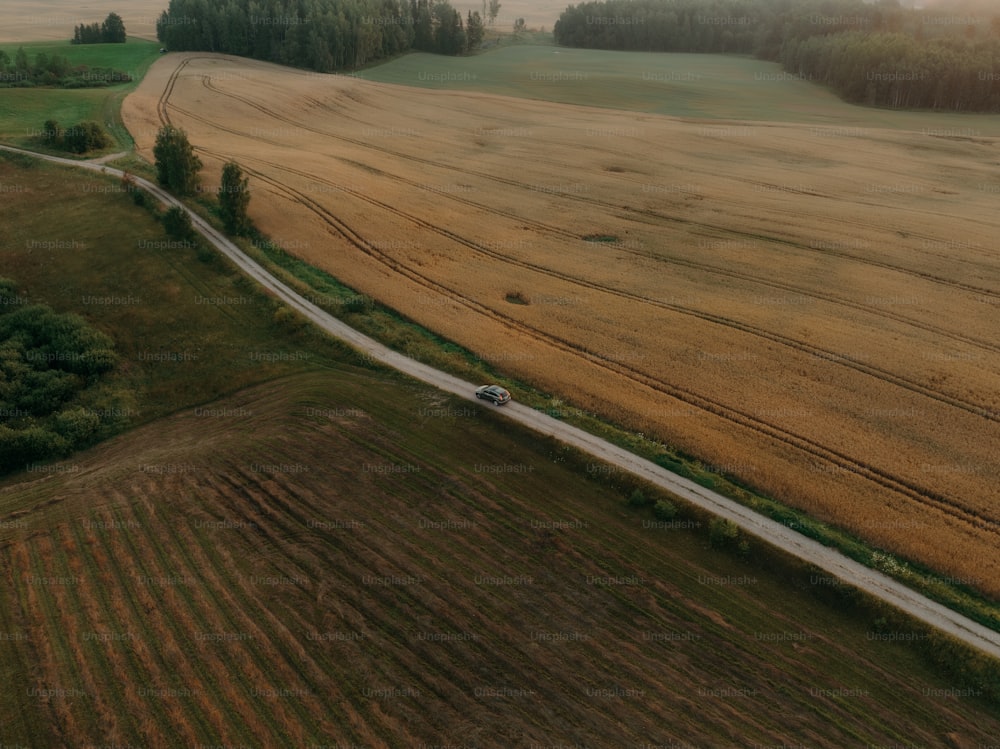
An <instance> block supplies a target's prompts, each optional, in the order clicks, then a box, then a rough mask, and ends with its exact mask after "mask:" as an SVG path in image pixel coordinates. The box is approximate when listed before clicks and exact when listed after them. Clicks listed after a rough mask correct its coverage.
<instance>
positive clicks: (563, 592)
mask: <svg viewBox="0 0 1000 749" xmlns="http://www.w3.org/2000/svg"><path fill="white" fill-rule="evenodd" d="M401 391H404V392H405V394H406V396H407V397H406V398H404V399H401V398H400V397H399V396H400V392H401ZM212 409H213V410H217V411H218V412H220V413H233V412H236V411H240V412H247V413H249V414H251V415H250V416H248V417H242V418H239V419H236V418H221V417H220V418H214V419H211V420H208V421H210V422H211V423H206V421H207V420H206V419H205V418H204V417H203V416H202V415H200V414H199V409H192V410H188V411H184V412H181V413H177V414H175V415H173V416H170V417H168V418H166V419H162V420H159V421H157V422H156V423H154V424H150V425H147V426H145V427H142V428H140V429H138V430H135V431H134V432H132V433H130V434H128V435H125V436H123V437H119V438H116V439H114V440H112V441H109V442H106V443H104V444H102V445H101V446H99V447H97V448H95V449H94V450H91V451H90V452H88V453H86V454H82V455H78V456H75V458H74V461H73V463H71V464H65V465H62V466H54V467H52V470H48V471H45V472H43V473H42V474H41V475H39V474H28V475H26V476H22V477H19V478H17V479H11V480H8V481H6V482H4V483H3V484H2V485H0V559H2V565H3V566H2V569H3V570H4V572H3V575H2V576H0V632H2V633H3V635H4V637H3V638H2V639H0V670H2V673H3V674H4V677H5V678H4V686H3V687H0V742H2V743H3V744H4V745H7V746H11V745H18V746H38V747H55V746H86V745H110V744H113V745H122V746H124V745H131V744H134V745H141V746H145V747H161V746H162V747H177V746H198V745H228V746H248V747H249V746H252V747H309V746H330V745H336V746H348V745H357V746H366V747H400V746H407V747H410V746H413V747H416V746H420V745H442V744H454V745H467V746H483V747H528V746H532V745H536V746H537V745H552V744H566V745H572V744H576V745H581V746H608V747H610V746H633V745H639V744H640V743H646V742H654V743H673V742H679V741H684V742H687V743H689V744H690V745H692V746H699V747H731V746H747V745H748V744H749V743H751V742H752V743H757V744H762V745H766V744H778V743H787V742H792V741H794V742H795V743H800V742H801V743H802V744H804V745H808V746H815V747H836V748H837V749H842V748H843V747H854V746H870V745H873V744H874V745H888V744H891V743H899V742H902V741H904V740H907V741H910V742H915V745H923V746H938V745H944V741H945V740H944V737H945V736H946V735H947V736H950V737H952V739H951V741H950V742H949V744H948V745H951V746H976V745H977V744H983V743H985V742H986V741H987V740H988V739H989V738H990V737H991V736H995V735H997V733H998V732H1000V722H998V721H997V718H996V716H995V715H991V714H990V709H991V708H990V705H989V704H988V703H986V702H985V701H981V700H979V699H978V698H976V697H975V696H973V695H972V694H971V693H966V692H964V691H961V690H960V689H959V686H958V685H956V684H954V683H952V682H949V681H948V679H946V678H944V677H942V676H940V675H935V674H934V673H933V672H931V671H930V670H929V669H928V668H927V667H926V665H925V664H924V662H923V660H922V658H921V656H920V654H919V651H918V650H915V649H914V648H913V646H912V645H911V644H909V643H907V642H888V641H880V640H879V639H877V638H875V637H873V636H872V635H873V631H872V629H871V626H872V625H871V623H870V620H867V619H866V617H865V616H864V615H861V614H860V612H859V611H858V610H857V609H853V608H852V605H851V603H850V596H849V595H847V594H844V597H843V598H837V596H836V595H835V594H834V593H833V592H832V591H831V593H830V600H829V602H827V603H824V602H823V600H822V598H823V597H822V596H821V595H819V596H818V594H815V588H814V593H806V592H803V591H798V592H792V593H790V592H789V581H788V580H785V579H782V578H781V577H780V576H778V575H773V574H770V573H768V572H767V571H766V569H761V568H758V567H757V566H756V565H755V564H754V563H753V562H752V561H750V562H747V561H741V560H738V559H736V558H734V557H733V556H730V555H727V554H723V553H719V552H715V551H711V550H709V549H707V548H706V547H707V544H705V542H704V540H703V537H702V536H701V535H700V533H699V534H696V533H695V532H691V531H687V530H684V529H683V528H680V529H660V528H649V527H646V526H645V524H644V523H641V522H640V517H641V516H640V515H637V514H636V513H635V512H633V511H629V510H626V509H625V508H624V505H623V497H622V495H621V494H620V493H618V492H617V491H615V490H612V489H608V488H606V487H604V486H602V485H601V484H599V483H598V482H595V481H592V480H589V479H588V478H587V477H585V476H584V475H583V474H582V472H575V473H574V472H573V471H572V470H569V469H567V467H566V466H565V465H559V464H558V463H559V461H560V454H559V452H558V450H555V451H553V450H552V448H551V447H549V448H548V449H546V448H545V445H544V443H540V442H539V441H538V440H535V439H533V438H531V437H526V436H525V435H523V434H521V433H519V432H518V430H516V429H514V430H512V429H510V427H509V425H507V424H505V423H503V422H502V420H495V419H494V418H491V417H492V414H491V413H490V412H489V411H490V407H488V406H486V407H483V408H477V407H470V406H468V404H463V403H461V402H458V401H455V400H453V399H446V398H443V397H440V396H438V395H435V393H434V392H433V391H431V390H430V389H428V388H424V387H422V386H413V385H407V384H404V383H402V382H401V381H400V380H399V379H398V378H396V377H395V376H392V375H385V376H379V375H374V374H372V373H371V372H364V371H360V370H354V371H351V370H348V369H346V368H345V369H343V370H341V371H337V372H333V373H329V374H316V373H312V374H308V375H298V376H295V377H290V378H287V379H285V380H279V381H274V382H270V383H267V384H266V385H263V386H258V387H255V388H252V389H249V390H246V391H243V392H240V393H238V394H236V395H235V396H233V397H231V398H227V399H225V400H221V401H217V402H215V403H213V404H212ZM249 435H252V437H251V436H249ZM562 459H565V458H564V457H563V458H562ZM511 466H514V467H519V468H520V470H516V471H515V470H504V468H507V469H509V468H510V467H511ZM62 469H67V470H62ZM553 486H558V487H560V491H558V492H553V491H552V487H553ZM681 525H683V523H682V524H681ZM817 596H818V597H817ZM7 685H14V686H15V688H14V689H8V688H7ZM955 693H958V696H955ZM942 695H944V696H942ZM876 716H877V717H876Z"/></svg>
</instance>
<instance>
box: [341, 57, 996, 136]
mask: <svg viewBox="0 0 1000 749" xmlns="http://www.w3.org/2000/svg"><path fill="white" fill-rule="evenodd" d="M358 75H359V76H360V77H361V78H364V79H366V80H372V81H380V82H383V83H397V84H401V85H406V86H420V87H426V88H437V89H453V90H464V91H483V92H485V93H491V94H502V95H505V96H518V97H525V98H530V99H540V100H545V101H555V102H561V103H564V104H582V105H589V106H598V107H606V108H611V109H624V110H630V111H636V112H650V113H655V114H665V115H673V116H677V117H690V118H696V119H699V118H707V119H733V120H764V121H771V122H802V123H815V124H816V125H817V126H823V127H889V128H900V129H911V130H921V129H923V128H933V129H945V130H952V131H954V133H953V134H955V135H959V136H962V135H965V136H972V137H979V136H992V135H1000V119H998V118H997V117H996V116H991V115H960V114H947V113H933V112H899V111H888V110H881V109H874V108H870V107H859V106H855V105H853V104H847V103H845V102H843V101H841V100H840V99H839V98H838V97H837V96H835V95H834V94H833V93H831V92H830V91H828V90H826V89H824V88H821V87H819V86H816V85H813V84H811V83H809V82H808V81H803V80H797V79H794V78H790V77H789V76H787V75H786V74H784V73H783V72H782V70H781V67H780V66H779V65H778V64H777V63H772V62H764V61H761V60H755V59H753V58H748V57H738V56H732V55H698V54H663V53H645V52H611V51H602V50H584V49H571V48H566V47H551V46H532V45H511V46H505V47H501V48H499V49H496V50H491V51H488V52H485V53H483V54H480V55H476V56H473V57H441V56H436V55H429V54H426V53H422V52H418V53H413V54H409V55H405V56H403V57H400V58H397V59H395V60H392V61H391V62H387V63H385V64H383V65H377V66H375V67H372V68H369V69H367V70H364V71H362V72H361V73H358Z"/></svg>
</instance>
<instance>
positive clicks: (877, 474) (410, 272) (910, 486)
mask: <svg viewBox="0 0 1000 749" xmlns="http://www.w3.org/2000/svg"><path fill="white" fill-rule="evenodd" d="M201 150H202V151H203V152H204V153H207V154H209V155H212V156H215V157H217V158H224V157H222V156H221V155H220V154H216V153H214V152H212V151H209V150H206V149H201ZM244 170H245V171H246V172H247V173H249V174H251V175H253V176H254V177H255V178H257V179H260V180H261V181H263V182H266V183H268V184H270V185H271V186H272V187H274V188H275V189H276V190H277V191H279V192H283V193H285V194H286V195H289V196H290V197H291V199H292V200H294V201H295V202H298V203H299V204H300V205H302V206H303V207H305V208H308V209H309V210H310V211H312V212H313V213H315V214H316V215H317V216H319V217H320V218H321V219H322V220H323V221H324V222H325V223H327V224H328V225H329V226H331V227H332V228H334V229H335V230H336V231H337V232H338V233H340V234H341V236H342V237H344V239H346V240H347V241H348V242H350V243H351V244H352V245H353V246H354V247H355V248H356V249H358V250H360V251H361V252H364V253H365V254H366V255H368V256H369V257H371V258H372V259H374V260H376V261H377V262H379V263H381V264H382V265H384V266H385V267H387V268H389V269H391V270H393V271H395V272H397V273H399V274H400V275H402V276H404V277H405V278H407V279H408V280H410V281H412V282H413V283H416V284H418V285H420V286H421V287H423V288H426V289H428V290H430V291H432V292H435V293H445V294H447V295H448V296H449V297H451V298H453V299H454V300H455V301H456V302H457V303H459V304H462V305H463V306H465V307H468V308H469V309H470V310H472V311H473V312H475V313H477V314H480V315H483V316H485V317H490V318H493V319H496V320H499V321H500V322H502V323H503V324H504V325H505V326H506V328H508V329H513V330H518V331H520V332H521V333H523V334H525V335H526V336H529V337H531V338H533V339H535V340H537V341H540V342H543V343H545V344H546V345H549V346H551V347H553V348H555V349H557V350H559V351H562V352H564V353H568V354H571V355H573V356H576V357H580V358H584V359H585V360H587V362H588V363H590V364H592V365H595V366H599V367H601V368H603V369H605V370H607V371H610V372H612V373H614V374H615V375H619V376H625V377H627V378H629V379H630V380H632V381H633V382H635V383H637V384H639V385H642V386H645V387H647V388H649V389H651V390H654V391H656V392H659V393H661V394H665V395H668V396H670V397H673V398H675V399H677V400H680V401H682V402H684V403H686V404H688V405H691V406H694V407H696V408H699V409H701V410H703V411H706V412H708V413H711V414H712V415H714V416H717V417H720V418H723V419H725V420H727V421H730V422H732V423H735V424H737V425H739V426H742V427H744V428H747V429H750V430H753V431H755V432H757V433H759V434H763V435H765V436H766V437H768V438H770V439H773V440H776V441H778V442H781V443H783V444H785V445H788V446H790V447H793V448H795V449H796V450H799V451H801V452H803V453H806V454H808V455H811V456H812V457H814V458H816V459H818V460H820V461H822V462H824V463H828V464H832V465H833V466H835V467H836V468H837V469H839V470H842V471H844V472H848V473H852V474H855V475H858V476H860V477H863V478H866V479H868V480H870V481H873V482H874V483H876V484H878V485H880V486H882V487H884V488H887V489H890V490H891V491H894V492H897V493H899V494H903V495H904V496H906V497H908V498H910V499H912V500H915V501H917V502H919V503H921V504H924V505H927V506H930V507H933V508H934V509H936V510H937V511H939V512H942V513H943V514H946V515H949V516H951V517H954V518H956V519H958V520H960V521H962V522H965V523H968V524H970V525H972V526H973V527H975V528H978V529H980V530H987V531H990V532H993V533H997V534H1000V528H997V527H996V524H995V523H993V522H992V521H991V520H990V519H989V518H988V517H986V516H985V515H984V514H982V513H980V512H978V511H976V510H975V509H972V508H969V507H966V506H963V505H962V504H961V503H960V502H958V501H957V500H954V499H950V498H948V497H946V496H944V495H942V494H939V493H937V492H932V491H929V490H927V489H925V488H923V487H920V486H919V485H917V484H914V483H912V482H909V481H906V480H905V479H902V478H900V477H898V476H894V475H893V474H891V473H889V472H888V471H884V470H882V469H879V468H877V467H875V466H872V465H870V464H867V463H864V462H862V461H858V460H856V459H854V458H852V457H851V456H849V455H847V454H845V453H842V452H840V451H837V450H834V449H832V448H829V447H827V446H825V445H823V444H822V443H819V442H817V441H815V440H813V439H810V438H809V437H805V436H803V435H800V434H796V433H794V432H790V431H788V430H786V429H783V428H781V427H779V426H777V425H775V424H772V423H770V422H767V421H764V420H762V419H759V418H757V417H756V416H754V415H753V414H751V413H748V412H745V411H740V410H738V409H735V408H732V407H731V406H728V405H727V404H725V403H722V402H721V401H716V400H713V399H711V398H708V397H707V396H704V395H701V394H699V393H695V392H693V391H690V390H687V389H685V388H681V387H679V386H676V385H671V384H669V383H665V382H662V381H660V380H657V379H655V378H654V377H652V376H650V375H649V374H647V373H645V372H642V371H641V370H637V369H635V368H633V367H630V366H628V365H627V364H625V363H622V362H619V361H616V360H614V359H613V358H611V357H608V356H604V355H601V354H597V353H594V352H590V351H587V350H585V349H581V348H580V347H578V346H577V345H575V344H574V343H573V342H571V341H568V340H565V339H563V338H560V337H558V336H554V335H552V334H550V333H546V332H545V331H542V330H540V329H538V328H535V327H533V326H530V325H528V324H526V323H523V322H521V321H520V320H517V319H516V318H513V317H509V316H507V315H504V314H503V313H501V312H499V311H497V310H494V309H493V308H491V307H486V306H484V305H482V304H480V303H478V302H475V301H473V300H471V299H468V298H466V297H463V296H461V294H459V293H458V292H457V291H455V290H453V289H450V288H448V287H446V286H444V285H442V284H440V283H438V282H436V281H434V280H433V279H430V278H428V277H427V276H425V275H423V274H421V273H419V272H418V271H416V270H414V269H413V268H410V267H407V266H400V265H399V264H398V263H397V262H396V261H395V260H394V259H393V258H391V257H389V256H388V255H386V254H385V253H383V252H381V251H380V250H378V249H377V248H375V247H372V246H371V245H370V244H369V243H368V242H367V241H366V240H365V239H364V238H363V237H361V236H360V235H359V234H358V233H357V232H355V231H354V230H353V229H351V228H350V227H349V226H347V224H345V223H344V222H343V220H342V219H340V218H338V217H336V216H334V215H333V214H332V213H330V212H329V211H328V210H327V209H326V208H325V207H324V206H322V205H321V204H319V203H317V202H316V201H314V200H312V199H311V198H309V197H308V196H306V195H304V194H303V193H300V192H298V191H296V190H294V189H293V188H290V187H288V186H287V185H285V184H284V183H281V182H278V181H277V180H275V179H273V178H271V177H268V176H267V175H265V174H262V173H260V172H257V171H256V170H253V169H250V168H248V167H244ZM873 376H874V375H873Z"/></svg>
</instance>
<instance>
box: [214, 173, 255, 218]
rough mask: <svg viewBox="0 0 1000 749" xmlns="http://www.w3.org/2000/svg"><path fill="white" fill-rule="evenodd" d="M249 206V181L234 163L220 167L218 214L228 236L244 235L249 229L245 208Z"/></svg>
mask: <svg viewBox="0 0 1000 749" xmlns="http://www.w3.org/2000/svg"><path fill="white" fill-rule="evenodd" d="M249 205H250V187H249V180H248V179H247V178H246V177H244V176H243V170H242V169H240V165H239V164H237V163H236V162H235V161H230V162H227V163H226V165H225V166H224V167H222V185H221V186H220V187H219V213H220V214H221V215H222V221H223V223H224V224H225V225H226V231H228V232H229V233H230V234H239V235H242V234H246V233H247V231H249V229H250V218H249V217H248V216H247V206H249Z"/></svg>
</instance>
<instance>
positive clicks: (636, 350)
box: [123, 54, 1000, 597]
mask: <svg viewBox="0 0 1000 749" xmlns="http://www.w3.org/2000/svg"><path fill="white" fill-rule="evenodd" d="M123 118H124V120H125V122H126V124H127V125H128V127H129V129H130V130H131V131H132V133H133V135H134V136H135V138H136V141H137V144H138V145H139V148H140V150H141V152H142V153H143V154H144V155H146V156H147V157H151V149H152V144H153V139H154V136H155V132H156V129H157V128H158V127H159V125H160V124H161V122H164V121H169V122H171V123H173V124H175V125H178V126H181V127H183V128H184V129H186V130H187V132H188V134H189V136H190V139H191V141H192V143H193V144H194V145H195V146H196V148H197V150H198V151H199V154H200V155H201V157H202V159H203V160H204V161H205V163H206V167H207V168H206V175H205V176H206V182H207V183H208V184H210V185H211V184H217V181H218V174H219V172H220V169H221V164H222V162H223V161H224V160H226V159H229V158H234V159H236V160H237V161H239V162H240V164H241V165H242V166H243V167H244V168H245V169H246V170H247V171H248V172H249V173H250V174H251V186H252V189H253V191H254V198H253V200H252V202H251V214H252V217H253V219H254V220H255V221H256V222H257V223H258V225H259V226H260V227H261V228H262V229H263V230H264V231H265V232H267V233H268V234H270V235H271V236H272V237H273V238H274V239H275V240H276V241H277V242H278V243H279V244H281V245H283V246H285V247H287V248H288V249H289V250H290V251H291V252H293V253H294V254H296V255H299V256H301V257H303V258H304V259H306V260H308V261H309V262H311V263H313V264H315V265H316V266H318V267H321V268H323V269H325V270H328V271H329V272H331V273H332V274H333V275H335V276H337V277H338V278H340V279H342V280H343V281H344V282H346V283H348V284H349V285H351V286H353V287H355V288H357V289H359V290H361V291H363V292H365V293H368V294H370V295H372V296H374V297H375V298H377V299H378V300H379V301H381V302H383V303H385V304H387V305H389V306H392V307H394V308H396V309H398V310H399V311H401V312H402V313H404V314H406V315H407V316H409V317H411V318H413V319H415V320H417V321H418V322H420V323H422V324H423V325H425V326H427V327H429V328H431V329H433V330H435V331H437V332H439V333H441V334H442V335H444V336H446V337H448V338H451V339H453V340H455V341H457V342H459V343H461V344H462V345H464V346H466V347H468V348H469V349H471V350H473V351H475V352H476V353H478V354H480V355H481V356H483V357H484V358H487V359H491V360H493V361H496V362H497V363H498V365H501V366H502V367H503V368H504V369H505V370H507V371H509V372H510V373H511V374H512V375H515V376H517V377H521V378H524V379H527V380H530V381H532V382H534V383H537V384H538V385H539V386H540V387H542V388H545V389H547V390H550V391H552V392H554V393H558V394H560V395H562V396H565V397H567V398H568V400H570V402H572V403H573V404H574V405H577V406H580V407H582V408H585V409H587V410H590V411H594V412H598V413H601V414H603V415H606V416H607V417H609V418H612V419H614V420H616V421H618V422H620V423H623V424H626V425H628V426H631V427H633V428H635V429H638V430H640V431H643V432H645V433H647V434H654V435H656V436H657V437H658V438H660V439H662V440H664V441H666V442H669V443H671V444H674V445H677V446H680V447H681V448H683V449H684V450H686V451H688V452H690V453H693V454H696V455H698V456H700V457H701V458H702V459H703V460H704V461H705V462H706V463H709V464H711V465H712V466H715V467H716V468H717V469H718V470H724V471H727V472H730V473H733V474H736V475H738V476H740V477H741V478H743V479H745V480H747V481H749V482H751V483H753V484H754V485H755V486H757V487H759V488H760V489H762V490H764V491H767V492H769V493H771V494H773V495H775V496H777V497H778V498H780V499H782V500H783V501H785V502H787V503H789V504H791V505H794V506H797V507H800V508H804V509H806V510H808V511H809V512H811V513H812V514H814V515H815V516H816V517H819V518H820V519H823V520H826V521H829V522H834V523H837V524H839V525H842V526H845V527H847V528H849V529H851V530H853V531H855V532H856V533H858V534H859V535H860V536H862V537H864V538H865V539H867V540H869V541H870V542H872V543H874V544H876V545H879V546H882V547H885V548H888V549H890V550H892V551H894V552H895V553H897V554H900V555H903V556H905V557H908V558H911V559H915V560H918V561H920V562H922V563H925V564H927V565H930V566H931V567H933V568H934V569H936V570H938V571H939V572H940V573H942V574H943V575H947V576H949V577H953V578H958V579H961V580H962V581H965V582H968V583H969V584H971V585H973V586H974V587H977V588H978V589H980V590H982V591H984V592H986V593H988V594H989V595H991V596H993V597H997V596H998V595H1000V557H998V555H997V553H996V548H997V541H998V540H1000V489H998V488H997V475H998V473H1000V462H998V457H997V453H998V450H997V445H1000V396H998V386H1000V336H998V332H1000V324H998V322H997V320H998V310H1000V257H998V254H997V251H996V250H995V237H996V236H998V235H1000V219H998V218H997V217H996V214H995V210H994V208H995V203H996V194H997V191H998V190H1000V174H998V168H997V164H998V159H997V153H998V152H997V147H996V144H995V141H994V139H992V138H970V137H942V136H941V135H940V134H936V133H934V132H933V131H928V132H898V131H879V130H870V131H867V132H866V134H864V135H863V136H862V135H858V134H856V133H853V132H847V131H845V132H839V131H838V130H837V129H836V128H831V129H829V130H823V131H819V130H817V129H816V128H814V127H807V126H798V125H781V124H778V125H775V124H759V123H741V122H694V121H684V120H678V119H674V118H669V117H659V116H650V115H637V114H634V113H617V112H611V111H606V110H597V109H589V108H585V107H574V106H566V105H557V104H549V103H542V102H534V101H523V100H516V99H509V98H504V97H498V96H492V95H485V94H473V93H457V92H438V91H427V90H417V89H410V88H406V87H398V86H391V85H386V84H376V83H371V82H365V81H359V80H356V79H353V78H350V77H344V76H318V75H315V74H307V73H304V72H300V71H292V70H288V69H284V68H280V67H277V66H273V65H268V64H264V63H258V62H252V61H247V60H237V59H230V58H225V57H221V56H208V55H203V54H197V55H186V56H182V55H172V56H170V57H169V58H167V59H164V60H161V61H160V62H158V63H157V64H156V65H154V67H153V69H152V70H151V71H150V73H149V75H148V76H147V77H146V79H145V80H144V82H143V83H142V85H141V86H140V87H139V89H138V90H137V91H136V93H134V94H132V95H131V96H130V97H129V99H128V100H127V101H126V102H125V106H124V108H123ZM586 238H590V241H587V239H586ZM596 240H604V241H596ZM514 293H519V294H520V296H521V298H522V300H523V301H526V302H527V304H525V303H513V302H512V301H509V299H510V298H511V295H512V294H514Z"/></svg>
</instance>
